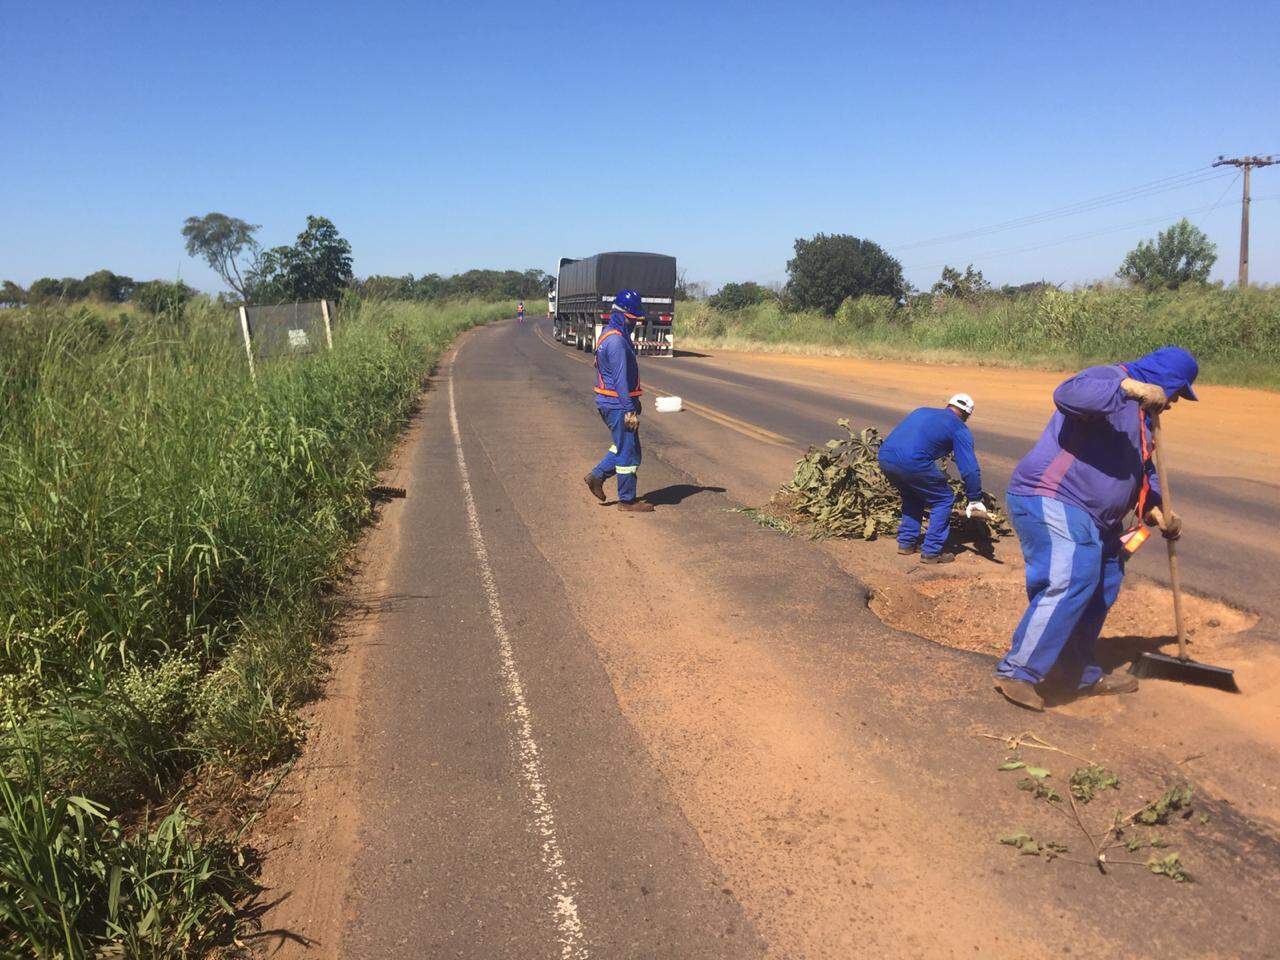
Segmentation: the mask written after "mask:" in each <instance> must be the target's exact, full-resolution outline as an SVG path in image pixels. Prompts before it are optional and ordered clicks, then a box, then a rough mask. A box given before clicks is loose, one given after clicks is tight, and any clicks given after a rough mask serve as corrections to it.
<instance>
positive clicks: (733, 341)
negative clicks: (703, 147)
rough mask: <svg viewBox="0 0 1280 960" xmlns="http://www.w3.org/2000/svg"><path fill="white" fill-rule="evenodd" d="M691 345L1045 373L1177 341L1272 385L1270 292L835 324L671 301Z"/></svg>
mask: <svg viewBox="0 0 1280 960" xmlns="http://www.w3.org/2000/svg"><path fill="white" fill-rule="evenodd" d="M677 336H678V337H681V338H682V339H683V341H684V342H685V343H688V344H690V345H697V344H703V345H706V346H726V347H733V346H738V347H744V348H753V347H754V348H761V347H764V348H767V349H809V350H819V351H824V350H825V351H834V352H842V351H848V352H851V353H866V354H871V355H884V356H904V357H909V356H913V355H919V354H922V353H924V354H929V355H933V356H937V357H939V358H952V359H961V360H977V361H980V362H984V363H996V364H1010V365H1019V364H1027V365H1047V366H1055V367H1063V366H1072V365H1082V364H1087V363H1091V362H1110V361H1112V360H1116V359H1126V358H1130V357H1136V356H1139V355H1141V354H1143V353H1145V352H1147V351H1149V350H1152V349H1154V348H1156V347H1159V346H1164V345H1165V344H1177V345H1179V346H1182V347H1185V348H1186V349H1188V350H1190V351H1191V352H1192V353H1194V354H1195V355H1196V356H1197V357H1198V358H1199V359H1200V361H1201V368H1202V372H1203V375H1204V376H1205V378H1206V379H1208V380H1212V381H1216V382H1221V383H1235V384H1242V385H1253V386H1262V387H1268V388H1271V389H1280V288H1276V287H1271V288H1252V289H1246V290H1236V289H1224V288H1218V287H1205V288H1197V289H1183V290H1178V291H1161V292H1156V293H1148V292H1146V291H1143V290H1139V289H1128V288H1117V287H1110V288H1099V289H1087V290H1075V291H1058V290H1050V291H1048V292H1045V293H1042V294H1030V295H1025V296H1018V297H1004V296H991V297H987V298H984V299H981V300H978V301H976V302H965V301H961V300H955V299H940V300H930V299H929V298H924V300H923V301H920V300H917V301H915V302H914V303H913V304H912V305H911V306H899V305H897V304H895V303H894V301H892V300H890V299H888V298H883V297H867V298H860V299H851V300H847V301H846V302H845V303H844V304H843V305H842V306H841V308H840V310H839V311H838V312H837V313H836V315H835V316H834V317H828V316H825V315H822V314H819V313H811V312H804V311H800V312H788V311H786V310H784V309H783V308H782V306H781V305H780V304H779V303H777V302H769V303H764V304H759V305H757V306H754V307H750V308H748V309H746V310H741V311H735V312H732V313H728V312H722V311H717V310H714V309H713V308H711V307H710V306H709V305H708V304H706V303H705V302H697V303H682V304H680V306H679V309H678V310H677Z"/></svg>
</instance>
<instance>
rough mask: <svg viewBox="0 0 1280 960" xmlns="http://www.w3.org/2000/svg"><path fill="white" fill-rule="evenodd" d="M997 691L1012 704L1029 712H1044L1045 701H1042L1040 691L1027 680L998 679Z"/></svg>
mask: <svg viewBox="0 0 1280 960" xmlns="http://www.w3.org/2000/svg"><path fill="white" fill-rule="evenodd" d="M996 690H997V691H999V693H1000V695H1001V696H1002V697H1004V698H1005V699H1006V700H1008V701H1009V702H1010V703H1016V704H1017V705H1018V706H1020V707H1026V708H1027V709H1028V710H1036V711H1038V712H1040V713H1043V712H1044V700H1043V699H1041V697H1040V693H1039V691H1037V690H1036V688H1035V687H1034V686H1032V685H1031V684H1030V683H1028V682H1027V681H1026V680H1014V679H1013V678H1012V677H996Z"/></svg>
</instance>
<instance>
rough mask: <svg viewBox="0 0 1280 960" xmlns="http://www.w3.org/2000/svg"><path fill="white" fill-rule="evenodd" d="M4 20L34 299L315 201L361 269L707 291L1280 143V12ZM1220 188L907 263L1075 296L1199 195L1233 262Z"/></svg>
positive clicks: (1260, 272)
mask: <svg viewBox="0 0 1280 960" xmlns="http://www.w3.org/2000/svg"><path fill="white" fill-rule="evenodd" d="M0 17H2V21H3V22H4V24H5V34H6V40H5V53H4V57H3V59H0V129H3V130H4V131H5V138H4V139H5V143H4V145H3V147H2V148H0V211H3V214H2V216H3V229H0V278H11V279H14V280H17V281H19V282H22V283H29V282H30V281H31V280H32V279H34V278H36V277H38V276H42V275H46V274H47V275H53V276H68V275H75V276H79V275H83V274H85V273H88V272H90V271H92V270H95V269H98V268H100V267H107V268H109V269H112V270H115V271H116V272H119V273H125V274H129V275H131V276H134V277H137V278H150V277H154V276H160V277H175V276H178V275H181V276H182V278H183V279H185V280H187V281H188V282H190V283H193V284H194V285H196V286H198V287H201V288H204V289H216V288H217V281H216V279H215V278H214V277H213V276H212V274H211V273H210V272H209V271H208V270H207V269H206V268H205V267H204V266H203V265H201V264H199V263H197V262H196V261H193V260H191V259H189V258H188V257H187V256H186V253H185V251H184V250H183V246H182V240H181V237H180V235H179V229H180V227H181V224H182V221H183V219H184V218H185V217H187V216H188V215H190V214H193V213H195V214H199V213H205V212H208V211H210V210H218V211H221V212H224V213H229V214H232V215H235V216H239V217H243V218H245V219H247V220H250V221H252V222H254V223H260V224H262V231H261V233H260V237H261V239H262V240H263V242H264V243H266V244H268V245H274V244H278V243H285V242H290V241H291V240H292V239H293V237H294V235H295V234H296V233H297V232H298V231H299V230H300V229H301V228H302V226H303V222H304V220H305V217H306V215H307V214H309V213H315V214H322V215H325V216H328V217H330V218H331V219H332V220H333V221H334V222H335V223H336V224H337V226H338V228H339V230H340V231H341V232H342V233H343V235H344V236H346V237H347V238H348V239H349V240H350V241H351V243H352V245H353V247H354V251H355V265H356V272H357V273H358V274H360V275H366V274H370V273H394V274H400V273H407V272H412V273H415V274H424V273H429V272H439V273H451V272H455V271H458V270H463V269H467V268H469V267H473V266H488V267H515V268H521V269H523V268H526V267H543V268H551V267H552V266H553V265H554V263H555V261H556V258H557V257H559V256H560V255H562V254H563V255H573V256H583V255H586V254H590V253H594V252H597V251H599V250H611V249H639V250H654V251H659V252H664V253H672V254H675V255H676V256H677V257H679V259H680V261H681V265H682V266H683V267H684V268H685V269H686V270H687V271H688V275H689V277H690V278H691V279H696V280H704V281H708V282H710V283H711V284H712V285H716V284H719V283H722V282H724V281H727V280H735V279H736V280H745V279H755V280H760V281H775V280H782V279H785V264H786V260H787V258H788V256H789V255H790V252H791V246H792V243H793V241H794V240H795V238H796V237H802V236H803V237H807V236H811V235H812V234H814V233H817V232H819V231H825V232H843V233H853V234H856V235H858V236H863V237H869V238H871V239H873V240H876V241H877V242H879V243H881V244H882V245H884V246H886V247H889V248H891V249H892V248H896V247H900V246H901V245H905V244H911V243H914V242H918V241H921V240H925V239H928V238H932V237H936V236H939V235H949V234H953V233H958V232H962V231H968V230H971V229H974V228H978V227H983V226H985V225H988V224H992V223H997V222H1001V221H1005V220H1009V219H1012V218H1017V217H1021V216H1023V215H1026V214H1033V213H1037V212H1039V211H1043V210H1047V209H1053V208H1059V207H1062V206H1065V205H1067V204H1071V203H1074V202H1076V201H1081V200H1086V199H1089V198H1091V197H1096V196H1099V195H1103V194H1110V193H1112V192H1114V191H1121V190H1125V189H1127V188H1130V187H1134V186H1137V185H1139V184H1144V183H1149V182H1152V181H1155V180H1157V179H1159V178H1163V177H1169V176H1173V175H1179V174H1183V173H1186V172H1188V171H1191V170H1194V169H1196V168H1199V167H1207V165H1208V163H1209V162H1210V161H1212V160H1213V159H1214V158H1215V157H1216V156H1217V155H1218V154H1220V153H1227V154H1229V155H1230V154H1236V153H1265V152H1280V99H1278V98H1277V97H1276V91H1277V90H1280V55H1278V54H1277V48H1276V46H1275V41H1276V37H1277V36H1280V5H1277V4H1275V3H1261V4H1256V3H1248V4H1245V3H1232V2H1225V3H1219V4H1214V5H1209V4H1204V3H1190V2H1185V0H1168V2H1161V3H1126V4H1101V3H1098V4H1094V3H1072V4H1055V5H1049V4H1028V3H1025V2H1024V3H964V4H959V3H957V4H954V5H952V4H946V5H944V4H927V3H918V4H899V5H889V4H859V3H837V2H833V3H816V2H794V3H785V4H783V3H777V4H772V3H761V4H750V3H742V4H728V3H724V4H719V3H698V2H685V3H663V2H650V3H644V4H635V3H628V4H615V3H601V2H597V3H592V4H585V3H564V4H542V5H538V4H530V3H527V2H524V3H515V2H507V0H473V2H470V3H467V4H448V5H445V4H434V3H401V4H397V3H379V2H372V3H365V4H359V5H357V4H352V5H349V6H348V5H340V4H336V3H328V2H324V0H315V2H311V3H305V4H303V3H257V4H247V3H237V2H222V3H218V4H211V3H200V4H198V3H154V4H128V3H115V4H105V3H60V2H51V0H45V2H42V3H39V4H37V3H32V2H26V0H23V2H18V0H0ZM1220 172H1221V171H1220ZM1232 175H1234V171H1230V174H1228V175H1225V176H1224V177H1222V178H1220V179H1212V180H1205V181H1204V182H1199V183H1193V184H1191V185H1189V186H1185V187H1179V188H1178V189H1173V190H1168V191H1165V192H1162V193H1157V194H1154V195H1150V196H1146V197H1142V198H1139V199H1136V200H1133V201H1131V202H1124V203H1117V204H1114V205H1111V206H1107V207H1103V208H1100V209H1096V210H1092V211H1088V212H1085V213H1082V214H1079V215H1076V216H1070V217H1060V218H1056V219H1052V220H1048V221H1045V222H1042V223H1038V224H1035V225H1032V226H1030V227H1026V228H1021V229H1016V230H1008V231H1004V232H999V233H995V234H990V235H984V236H978V237H971V238H967V239H964V240H961V241H955V242H951V243H947V244H939V245H931V246H925V247H915V248H909V249H907V250H902V251H901V252H900V257H901V259H902V261H903V263H904V265H905V267H906V268H907V274H908V277H909V278H910V279H912V280H913V281H914V282H915V283H916V284H918V285H920V286H926V287H927V286H928V285H929V284H930V283H932V282H933V281H934V280H935V279H936V278H937V275H938V273H939V271H940V269H941V264H942V263H943V262H946V263H952V264H955V265H958V266H963V265H964V264H966V263H969V262H973V263H974V264H975V265H977V266H978V267H979V268H981V269H982V270H983V271H984V272H985V273H986V275H987V277H988V279H992V280H994V281H996V282H1020V281H1026V280H1034V279H1039V278H1041V277H1044V278H1048V279H1050V280H1053V281H1055V282H1067V283H1072V282H1082V281H1087V280H1091V279H1096V278H1100V277H1106V276H1109V275H1110V274H1111V273H1112V272H1113V271H1114V270H1115V268H1116V266H1118V264H1119V262H1120V259H1121V258H1122V257H1123V255H1124V252H1125V251H1126V250H1127V249H1129V248H1130V247H1132V246H1133V244H1134V243H1135V242H1136V241H1137V240H1138V239H1140V238H1142V237H1144V236H1150V235H1152V234H1154V233H1155V231H1156V230H1158V229H1160V228H1161V227H1162V226H1164V225H1166V224H1167V223H1168V222H1172V221H1173V220H1174V219H1176V218H1177V216H1178V215H1180V214H1182V213H1184V212H1189V211H1193V213H1192V216H1191V219H1192V220H1193V222H1196V223H1198V224H1199V225H1200V226H1201V227H1202V228H1203V229H1204V230H1206V232H1208V233H1209V235H1210V237H1211V238H1212V239H1214V240H1215V241H1216V242H1217V243H1218V245H1219V254H1220V260H1219V264H1218V267H1217V268H1216V269H1215V276H1217V277H1227V278H1233V277H1234V275H1235V261H1236V255H1237V244H1238V239H1239V183H1238V182H1236V183H1234V184H1233V183H1232V180H1231V176H1232ZM1254 195H1255V197H1256V198H1258V201H1257V202H1256V203H1255V204H1254V207H1253V232H1252V244H1251V247H1252V278H1253V280H1254V281H1255V282H1271V283H1275V282H1280V199H1277V198H1280V166H1276V167H1272V168H1269V169H1266V170H1260V171H1256V172H1255V174H1254ZM1219 202H1220V203H1221V205H1220V206H1218V207H1216V208H1215V209H1209V210H1206V209H1205V208H1207V207H1213V205H1214V204H1215V203H1219ZM1147 221H1150V222H1147ZM1127 224H1135V226H1130V227H1127V228H1126V229H1115V228H1119V227H1124V226H1125V225H1127ZM1071 237H1078V238H1079V239H1075V240H1071V241H1069V242H1065V243H1064V242H1061V241H1063V240H1064V239H1066V238H1071ZM1036 247H1038V248H1039V249H1031V248H1036Z"/></svg>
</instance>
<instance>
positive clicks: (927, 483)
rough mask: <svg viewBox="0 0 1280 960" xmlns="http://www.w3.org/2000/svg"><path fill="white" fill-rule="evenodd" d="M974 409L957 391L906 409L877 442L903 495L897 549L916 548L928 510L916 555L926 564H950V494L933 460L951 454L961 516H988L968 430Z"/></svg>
mask: <svg viewBox="0 0 1280 960" xmlns="http://www.w3.org/2000/svg"><path fill="white" fill-rule="evenodd" d="M972 414H973V398H972V397H971V396H969V395H968V394H967V393H957V394H956V395H955V396H953V397H952V398H951V399H950V400H948V401H947V405H946V406H945V407H921V408H920V409H919V410H913V411H912V412H911V413H909V414H907V417H906V419H905V420H903V421H902V422H901V423H900V424H898V426H896V427H895V428H894V429H893V432H892V433H890V434H889V436H887V437H886V438H885V440H884V443H883V444H881V445H880V469H881V470H883V471H884V475H885V476H886V477H887V478H888V480H889V482H890V483H892V484H893V486H894V487H895V488H896V489H897V491H898V494H899V495H900V496H901V497H902V523H901V524H900V525H899V526H898V552H899V553H901V554H911V553H915V552H916V549H917V548H919V545H920V526H921V522H922V521H923V519H924V512H925V510H926V509H928V511H929V529H928V531H927V532H926V533H925V535H924V547H923V549H921V551H920V559H921V560H922V561H923V562H925V563H950V562H951V561H953V560H955V556H954V554H950V553H945V552H944V551H943V549H942V548H943V547H944V546H946V543H947V529H948V527H950V525H951V507H952V505H953V504H954V503H955V495H954V494H953V493H952V492H951V486H950V484H949V483H948V482H947V475H946V474H945V473H943V472H942V470H941V468H939V466H938V460H939V459H940V458H942V457H945V456H946V455H947V454H953V455H954V456H955V459H956V467H957V468H958V469H959V470H960V478H961V480H963V481H964V489H965V495H966V496H967V497H968V500H969V503H968V506H967V507H966V508H965V516H969V517H972V516H982V517H985V516H986V515H987V508H986V507H985V506H984V505H983V502H982V474H981V471H980V470H979V469H978V458H977V457H976V456H975V455H974V452H973V434H972V433H970V432H969V427H968V425H967V421H968V419H969V417H970V416H971V415H972Z"/></svg>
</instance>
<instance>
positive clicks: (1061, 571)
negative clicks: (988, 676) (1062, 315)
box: [996, 494, 1124, 689]
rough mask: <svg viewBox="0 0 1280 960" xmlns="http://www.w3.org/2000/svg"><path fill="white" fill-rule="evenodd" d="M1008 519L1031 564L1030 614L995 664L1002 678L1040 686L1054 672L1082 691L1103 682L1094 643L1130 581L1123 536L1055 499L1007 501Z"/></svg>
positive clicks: (1028, 575)
mask: <svg viewBox="0 0 1280 960" xmlns="http://www.w3.org/2000/svg"><path fill="white" fill-rule="evenodd" d="M1008 504H1009V519H1010V520H1012V521H1013V527H1014V529H1015V530H1017V532H1018V539H1019V540H1020V541H1021V542H1022V556H1023V559H1025V560H1026V563H1027V600H1028V601H1029V603H1028V606H1027V612H1026V613H1024V614H1023V615H1022V620H1021V621H1019V623H1018V626H1017V629H1015V630H1014V631H1013V644H1012V646H1011V647H1010V649H1009V652H1008V653H1007V654H1005V657H1004V659H1003V660H1001V661H1000V663H999V664H998V665H997V666H996V673H997V674H998V675H999V676H1002V677H1012V678H1014V679H1017V680H1026V681H1027V682H1029V683H1040V682H1041V681H1042V680H1044V679H1045V677H1046V676H1047V675H1048V674H1049V672H1050V671H1051V670H1056V672H1058V673H1059V675H1060V676H1061V679H1062V680H1063V681H1064V682H1066V683H1068V684H1071V685H1074V686H1076V687H1078V688H1080V689H1084V688H1085V687H1091V686H1093V684H1095V683H1097V682H1098V681H1099V680H1100V679H1102V668H1101V667H1100V666H1098V664H1097V662H1096V660H1095V659H1094V645H1095V643H1096V642H1097V639H1098V634H1099V633H1101V632H1102V624H1103V621H1105V620H1106V619H1107V611H1108V610H1110V609H1111V605H1112V604H1113V603H1115V602H1116V596H1117V595H1118V594H1119V593H1120V582H1121V581H1122V580H1123V579H1124V560H1123V556H1124V555H1123V553H1122V551H1121V547H1120V540H1119V537H1118V536H1111V537H1108V536H1104V535H1103V534H1102V532H1101V531H1099V530H1098V525H1097V524H1096V523H1095V522H1094V520H1093V518H1092V517H1091V516H1089V514H1087V513H1085V512H1084V511H1083V510H1081V509H1080V508H1079V507H1075V506H1072V505H1071V504H1068V503H1063V502H1061V501H1060V500H1052V499H1050V498H1049V497H1020V496H1015V495H1013V494H1009V496H1008Z"/></svg>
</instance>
